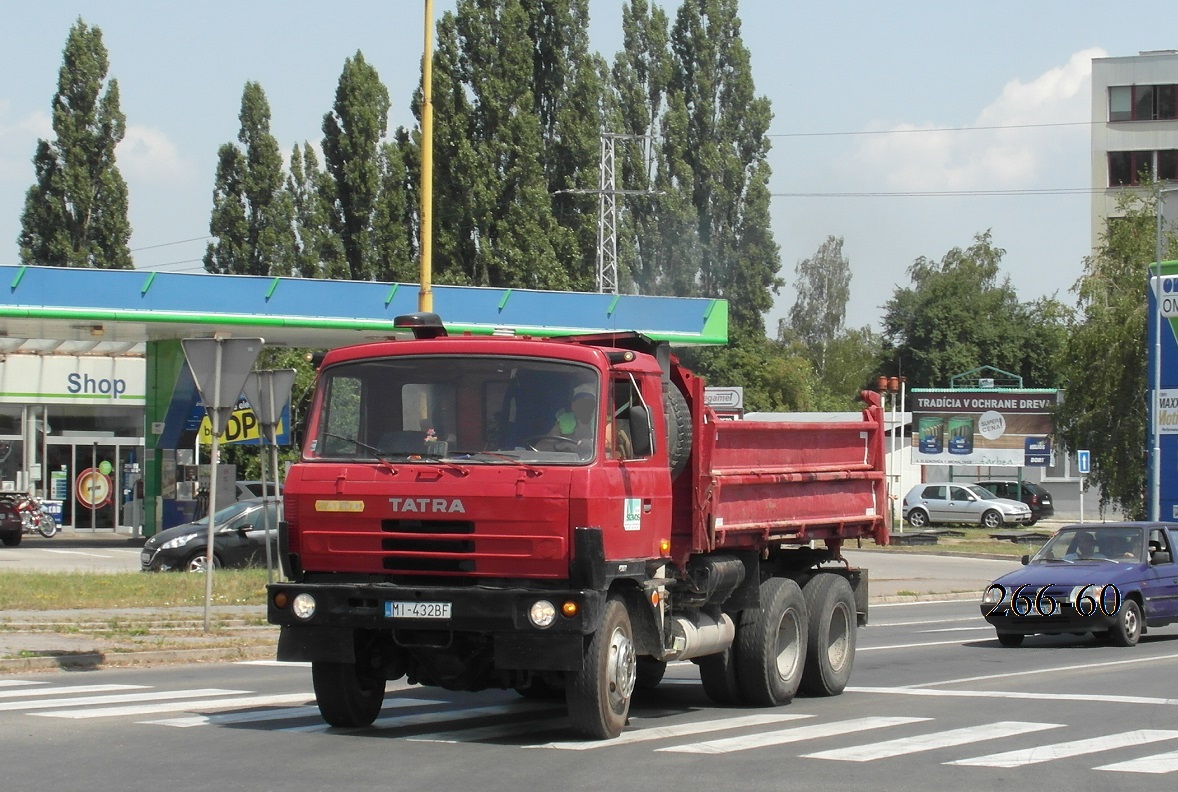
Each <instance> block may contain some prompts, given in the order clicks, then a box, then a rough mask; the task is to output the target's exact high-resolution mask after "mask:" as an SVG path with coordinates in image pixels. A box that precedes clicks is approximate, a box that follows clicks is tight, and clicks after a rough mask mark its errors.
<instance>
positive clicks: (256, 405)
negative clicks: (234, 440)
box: [245, 369, 295, 583]
mask: <svg viewBox="0 0 1178 792" xmlns="http://www.w3.org/2000/svg"><path fill="white" fill-rule="evenodd" d="M294 381H295V370H294V369H273V370H267V371H252V372H250V375H249V376H248V377H246V379H245V397H246V399H248V400H249V403H250V406H251V407H252V408H253V410H254V415H256V416H257V417H258V424H259V425H260V426H261V427H262V438H261V441H262V442H261V449H262V530H263V531H265V534H266V580H267V581H268V582H270V583H273V582H274V562H273V560H272V559H271V556H270V509H269V504H270V493H269V492H268V491H267V490H266V465H267V463H268V462H269V460H267V459H266V440H267V439H269V441H270V455H271V456H272V458H273V464H274V494H275V496H277V495H278V433H277V431H276V429H277V428H278V422H279V421H280V420H281V419H282V412H283V410H285V409H286V405H287V404H289V403H290V391H291V388H292V387H294ZM276 527H277V526H276Z"/></svg>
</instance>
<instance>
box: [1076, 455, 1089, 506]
mask: <svg viewBox="0 0 1178 792" xmlns="http://www.w3.org/2000/svg"><path fill="white" fill-rule="evenodd" d="M1091 469H1092V452H1090V451H1089V450H1088V449H1086V448H1082V449H1080V450H1078V451H1076V470H1077V471H1078V472H1079V474H1080V522H1084V477H1085V476H1087V475H1088V473H1089V471H1090V470H1091Z"/></svg>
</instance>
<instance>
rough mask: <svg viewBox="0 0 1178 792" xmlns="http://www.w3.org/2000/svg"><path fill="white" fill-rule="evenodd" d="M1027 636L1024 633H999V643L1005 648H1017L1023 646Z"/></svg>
mask: <svg viewBox="0 0 1178 792" xmlns="http://www.w3.org/2000/svg"><path fill="white" fill-rule="evenodd" d="M1025 637H1026V636H1025V635H1023V634H1022V633H998V643H1000V644H1002V645H1003V646H1009V647H1012V648H1013V647H1015V646H1022V645H1023V638H1025Z"/></svg>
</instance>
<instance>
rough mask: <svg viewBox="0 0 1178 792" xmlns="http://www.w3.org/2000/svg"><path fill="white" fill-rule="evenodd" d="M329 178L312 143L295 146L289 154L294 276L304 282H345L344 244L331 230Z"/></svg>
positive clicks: (287, 182)
mask: <svg viewBox="0 0 1178 792" xmlns="http://www.w3.org/2000/svg"><path fill="white" fill-rule="evenodd" d="M329 178H330V177H328V176H327V174H325V173H324V172H323V171H322V170H321V169H320V167H319V157H318V156H317V155H316V154H315V147H314V146H312V145H311V144H310V143H303V144H302V145H301V146H300V145H296V146H295V147H294V148H293V149H292V150H291V153H290V175H289V176H288V177H287V181H286V189H287V192H288V193H289V194H290V196H291V202H292V204H293V207H294V227H295V240H294V262H295V267H294V271H293V272H292V274H293V275H297V276H299V277H303V278H345V277H347V270H346V264H345V261H344V247H343V242H342V241H341V240H340V238H339V236H337V235H336V234H335V233H334V232H332V230H331V222H330V215H331V207H330V206H329V205H328V204H327V201H326V200H325V199H324V194H325V193H327V192H330V185H329V184H328V183H327V182H328V179H329Z"/></svg>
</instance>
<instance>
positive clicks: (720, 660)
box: [695, 647, 744, 707]
mask: <svg viewBox="0 0 1178 792" xmlns="http://www.w3.org/2000/svg"><path fill="white" fill-rule="evenodd" d="M695 664H696V665H697V666H699V681H700V682H702V683H703V686H704V693H706V694H707V697H708V698H710V699H711V700H712V701H713V702H715V703H716V704H719V705H720V706H721V707H739V706H740V705H741V704H744V698H743V697H742V696H741V695H740V685H739V684H738V683H737V681H736V653H735V652H734V651H733V650H732V648H731V647H729V648H728V649H725V650H724V651H723V652H720V653H719V654H713V655H706V656H704V657H698V658H696V660H695Z"/></svg>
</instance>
